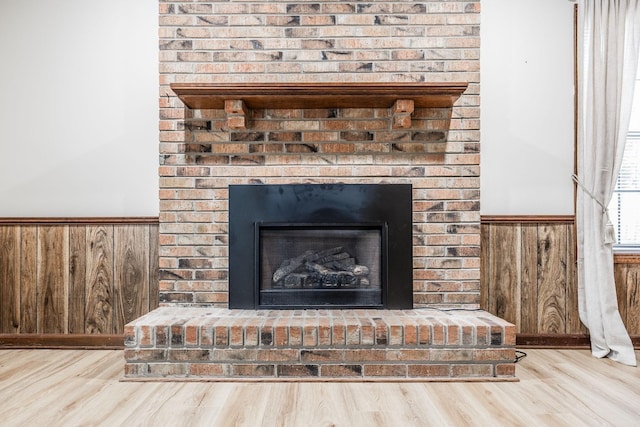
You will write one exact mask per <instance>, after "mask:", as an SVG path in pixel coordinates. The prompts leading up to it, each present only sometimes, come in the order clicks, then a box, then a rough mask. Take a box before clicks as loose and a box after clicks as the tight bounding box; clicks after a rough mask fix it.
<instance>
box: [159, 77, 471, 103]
mask: <svg viewBox="0 0 640 427" xmlns="http://www.w3.org/2000/svg"><path fill="white" fill-rule="evenodd" d="M171 89H172V90H173V91H174V92H175V93H176V95H178V97H179V98H180V99H181V100H182V102H184V104H185V105H186V106H187V107H189V108H191V109H221V108H225V101H238V100H240V101H243V102H244V104H245V105H246V106H247V107H248V108H251V109H263V108H305V109H308V108H390V107H392V106H393V105H394V103H395V102H396V101H397V100H411V101H413V104H414V106H415V108H433V107H451V106H453V104H454V102H455V101H456V100H457V99H458V98H459V97H460V95H461V94H462V93H463V92H464V91H465V90H466V89H467V83H460V82H453V83H450V82H447V83H172V84H171Z"/></svg>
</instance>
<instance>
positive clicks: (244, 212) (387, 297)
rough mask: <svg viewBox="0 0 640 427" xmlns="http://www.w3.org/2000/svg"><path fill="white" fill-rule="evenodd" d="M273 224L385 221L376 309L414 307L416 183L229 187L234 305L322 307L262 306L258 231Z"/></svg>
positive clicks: (351, 224) (355, 224)
mask: <svg viewBox="0 0 640 427" xmlns="http://www.w3.org/2000/svg"><path fill="white" fill-rule="evenodd" d="M270 223H280V224H294V223H295V224H305V225H310V226H322V225H323V224H324V225H326V224H334V225H335V224H340V226H349V227H358V226H362V225H363V224H385V225H384V227H385V233H386V236H385V237H386V245H385V246H386V262H385V266H384V267H383V268H384V273H385V274H384V280H383V283H382V306H381V307H376V308H384V309H411V308H413V246H412V234H413V226H412V186H411V184H234V185H229V242H228V244H229V308H231V309H278V308H286V309H292V308H318V307H317V306H307V305H304V306H302V305H301V306H289V305H288V306H286V307H280V306H277V305H267V306H261V304H260V299H259V290H258V289H259V282H258V280H259V279H258V277H259V276H258V271H257V269H258V265H259V264H258V261H257V260H256V257H257V256H258V255H257V254H258V246H257V245H258V242H257V239H256V233H257V230H258V228H259V226H260V224H270ZM381 250H383V251H384V250H385V249H381ZM348 307H350V308H359V307H354V306H348ZM369 307H370V306H369ZM322 308H325V309H332V308H336V309H338V308H347V307H346V306H344V305H339V306H333V305H328V306H326V305H323V306H322Z"/></svg>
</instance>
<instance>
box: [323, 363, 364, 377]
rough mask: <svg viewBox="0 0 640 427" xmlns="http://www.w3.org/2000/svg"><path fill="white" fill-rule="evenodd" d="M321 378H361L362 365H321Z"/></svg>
mask: <svg viewBox="0 0 640 427" xmlns="http://www.w3.org/2000/svg"><path fill="white" fill-rule="evenodd" d="M320 376H321V377H361V376H362V365H321V366H320Z"/></svg>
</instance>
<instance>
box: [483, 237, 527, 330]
mask: <svg viewBox="0 0 640 427" xmlns="http://www.w3.org/2000/svg"><path fill="white" fill-rule="evenodd" d="M518 231H519V230H518V228H517V227H512V226H509V225H507V226H503V225H494V226H492V227H491V230H490V233H489V254H490V260H489V269H490V273H489V274H490V277H491V284H490V285H489V286H490V288H489V289H490V291H489V297H488V303H489V309H490V310H489V311H491V312H492V313H495V314H496V315H497V316H499V317H501V318H503V319H505V320H507V321H509V322H511V323H517V320H518V309H517V307H518V306H519V298H518V296H517V295H518V294H517V293H518V289H519V286H520V278H519V263H518V262H517V261H518V260H519V258H520V251H519V244H520V239H519V236H518ZM513 261H516V262H513Z"/></svg>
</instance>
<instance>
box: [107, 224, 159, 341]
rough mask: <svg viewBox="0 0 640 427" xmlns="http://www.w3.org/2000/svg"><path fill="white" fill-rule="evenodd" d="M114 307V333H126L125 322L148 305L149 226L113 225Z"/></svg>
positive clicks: (133, 317)
mask: <svg viewBox="0 0 640 427" xmlns="http://www.w3.org/2000/svg"><path fill="white" fill-rule="evenodd" d="M114 248H115V260H116V263H115V266H114V275H115V278H116V280H115V288H114V295H115V301H117V302H118V304H117V305H116V307H115V313H114V314H115V323H114V333H118V334H121V333H124V329H123V327H122V326H123V325H125V324H127V323H129V322H130V321H132V320H134V319H135V318H137V317H138V315H137V313H139V312H141V311H142V310H144V309H146V308H147V307H149V291H150V287H149V267H150V265H149V230H148V228H146V229H145V228H140V227H132V226H129V225H123V226H117V227H115V229H114Z"/></svg>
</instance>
